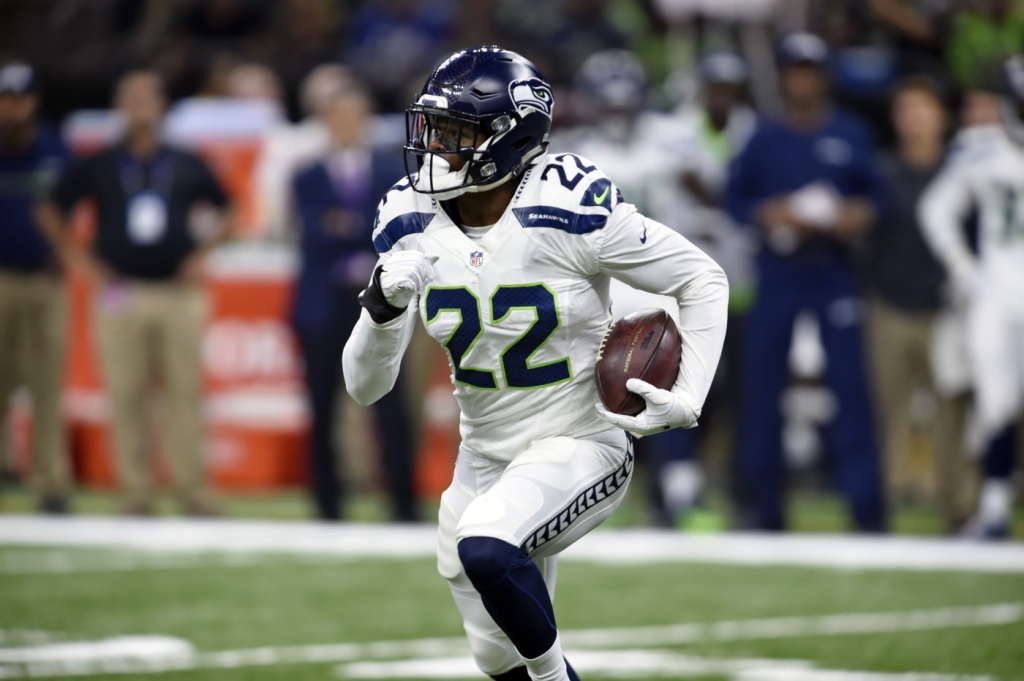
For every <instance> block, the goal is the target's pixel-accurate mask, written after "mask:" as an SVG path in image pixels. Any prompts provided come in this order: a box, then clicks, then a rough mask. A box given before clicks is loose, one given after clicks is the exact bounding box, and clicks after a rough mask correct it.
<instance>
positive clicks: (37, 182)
mask: <svg viewBox="0 0 1024 681" xmlns="http://www.w3.org/2000/svg"><path fill="white" fill-rule="evenodd" d="M70 159H71V154H69V153H68V150H67V149H66V148H65V147H64V144H63V142H61V140H60V137H58V136H57V133H56V132H55V131H54V130H53V129H52V128H50V127H49V126H45V125H41V126H40V128H39V134H38V135H37V136H36V140H35V142H34V143H33V144H32V146H31V147H29V148H28V149H27V150H25V151H24V152H22V153H18V154H10V153H7V152H4V151H2V150H0V269H15V270H20V271H33V270H41V269H43V268H45V267H47V266H48V265H49V264H50V260H51V252H50V246H49V244H48V243H47V241H46V239H45V238H43V235H42V233H40V231H39V229H38V228H37V227H36V224H35V220H34V219H33V218H32V206H33V204H34V203H35V201H36V200H37V199H39V198H41V197H42V196H45V195H46V194H48V193H49V192H50V190H51V189H52V188H53V185H54V184H56V182H57V178H58V177H60V174H61V172H62V171H63V170H64V167H65V166H66V165H67V164H68V161H70Z"/></svg>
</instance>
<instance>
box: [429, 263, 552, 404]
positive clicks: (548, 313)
mask: <svg viewBox="0 0 1024 681" xmlns="http://www.w3.org/2000/svg"><path fill="white" fill-rule="evenodd" d="M424 306H425V308H426V319H427V324H432V323H433V322H434V321H436V320H437V318H438V316H439V315H440V314H441V313H442V312H456V313H458V315H459V323H458V324H457V325H456V326H455V329H454V330H452V332H451V334H450V335H449V336H448V338H447V340H445V341H444V348H445V350H447V351H448V356H449V357H450V358H451V362H452V366H453V367H454V368H455V380H456V381H457V382H459V383H462V384H464V385H467V386H470V387H473V388H478V389H480V390H497V389H498V381H497V379H496V377H495V374H494V371H492V370H490V369H479V368H471V367H466V366H463V364H462V361H463V359H464V358H465V356H466V355H467V354H468V353H469V351H470V350H471V349H472V348H473V346H474V345H476V342H477V341H478V340H479V339H480V337H481V336H482V335H483V333H484V324H483V315H482V313H481V309H480V299H479V298H477V296H476V294H475V293H473V292H472V291H471V290H470V289H468V288H466V287H465V286H450V287H445V286H432V287H430V288H429V289H427V294H426V297H425V300H424ZM490 308H491V309H490V313H491V324H493V325H498V324H501V323H503V322H506V321H507V320H508V317H509V315H510V314H511V313H512V311H513V310H532V311H533V312H534V313H535V315H536V319H535V320H534V322H533V323H532V324H531V325H530V326H529V328H527V329H526V331H525V332H524V333H523V335H521V336H520V337H519V338H518V339H516V340H515V341H514V342H513V343H512V344H511V345H509V346H508V347H507V348H505V350H504V351H503V352H502V353H501V368H502V374H503V375H504V380H505V385H506V386H507V387H509V388H513V389H520V390H524V389H525V390H529V389H534V388H543V387H546V386H550V385H555V384H557V383H562V382H563V381H568V380H569V379H571V378H572V367H571V365H570V362H569V358H568V357H566V358H564V359H559V360H555V361H553V362H546V363H544V364H531V362H530V359H531V358H532V357H533V356H534V355H535V354H536V353H537V352H538V351H539V350H540V349H541V347H542V346H543V345H544V344H545V343H547V342H548V341H549V340H550V339H551V337H552V336H553V335H554V333H555V331H557V330H558V329H559V328H560V327H561V325H562V323H561V319H560V318H559V314H558V302H557V301H556V299H555V294H554V293H553V292H552V291H551V289H549V288H548V287H547V286H545V285H544V284H539V283H538V284H516V285H505V286H499V287H498V288H496V289H495V290H494V293H493V294H491V300H490Z"/></svg>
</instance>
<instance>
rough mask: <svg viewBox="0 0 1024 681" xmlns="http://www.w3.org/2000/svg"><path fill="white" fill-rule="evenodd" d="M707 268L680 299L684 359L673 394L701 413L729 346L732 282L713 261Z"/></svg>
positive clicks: (686, 283)
mask: <svg viewBox="0 0 1024 681" xmlns="http://www.w3.org/2000/svg"><path fill="white" fill-rule="evenodd" d="M707 260H708V266H707V267H706V269H704V270H702V271H700V272H697V273H695V274H693V275H692V276H691V277H690V278H689V280H688V281H686V282H685V284H684V285H683V287H682V288H681V290H680V293H679V294H678V295H677V296H676V299H677V300H678V301H679V335H680V336H681V337H682V340H683V343H682V345H683V349H682V353H683V359H682V363H681V364H680V366H679V377H678V378H677V379H676V384H675V386H674V387H673V389H672V391H673V392H674V393H676V394H677V395H680V396H682V397H684V399H687V400H688V401H689V402H690V406H691V407H692V408H693V409H694V411H696V412H697V413H698V414H699V413H700V408H701V406H702V405H703V404H704V400H705V399H706V398H707V395H708V391H709V390H710V389H711V382H712V380H713V379H714V377H715V369H716V368H717V367H718V360H719V358H720V357H721V355H722V345H723V344H724V343H725V329H726V324H727V318H728V310H729V282H728V280H727V279H726V276H725V272H723V271H722V268H721V267H719V266H718V265H717V264H716V263H715V262H714V261H713V260H711V258H707Z"/></svg>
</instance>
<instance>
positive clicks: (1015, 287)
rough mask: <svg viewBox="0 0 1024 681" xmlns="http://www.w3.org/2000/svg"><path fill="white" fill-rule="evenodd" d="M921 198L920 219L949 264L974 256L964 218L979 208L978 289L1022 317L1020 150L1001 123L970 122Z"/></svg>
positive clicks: (1023, 168) (1023, 165)
mask: <svg viewBox="0 0 1024 681" xmlns="http://www.w3.org/2000/svg"><path fill="white" fill-rule="evenodd" d="M957 142H958V144H957V147H958V148H957V149H956V150H955V151H954V153H953V154H952V155H951V157H950V159H949V161H948V162H947V163H946V166H945V167H944V168H943V169H942V171H941V172H940V173H939V175H938V176H937V177H936V178H935V180H934V181H933V182H932V184H931V185H930V186H929V187H928V190H927V191H926V192H925V194H924V196H923V197H922V199H921V203H920V208H919V211H920V218H921V225H922V227H923V229H924V232H925V236H926V237H927V238H928V241H929V243H930V244H931V246H932V248H933V249H934V250H935V252H936V255H938V257H939V258H940V259H941V260H942V261H943V262H944V263H945V265H946V266H947V267H949V268H955V267H957V266H958V265H961V264H962V263H964V262H970V261H973V260H975V256H974V255H972V254H971V252H970V249H969V248H968V245H967V240H966V238H965V236H964V230H963V222H964V220H965V219H966V218H967V216H968V214H969V213H970V211H971V209H972V208H977V209H978V212H979V228H980V230H979V235H978V236H979V238H978V255H977V264H978V270H979V271H978V278H979V279H978V281H977V286H978V287H979V288H978V290H979V294H980V295H983V296H995V297H998V299H999V300H1001V301H1002V303H1003V306H1004V309H1006V310H1008V311H1012V312H1014V313H1015V316H1017V317H1018V318H1024V150H1022V149H1021V148H1020V147H1019V146H1017V145H1016V144H1015V143H1014V142H1013V141H1012V140H1011V139H1010V138H1009V137H1008V136H1007V135H1006V133H1005V131H1004V130H1003V128H1002V127H1001V126H990V127H989V126H986V127H979V128H969V129H967V130H965V131H964V132H963V133H961V135H960V136H959V137H958V140H957Z"/></svg>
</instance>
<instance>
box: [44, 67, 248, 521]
mask: <svg viewBox="0 0 1024 681" xmlns="http://www.w3.org/2000/svg"><path fill="white" fill-rule="evenodd" d="M115 100H116V101H115V105H116V107H117V109H118V111H119V112H120V113H121V115H122V116H123V118H124V123H125V136H124V139H123V141H122V143H121V144H118V145H116V146H114V147H112V148H110V149H108V150H106V151H104V152H102V153H100V154H97V155H96V156H93V157H90V158H87V159H84V160H81V161H79V162H77V163H76V164H74V165H73V166H72V167H71V168H69V169H68V171H67V172H66V173H65V174H64V176H63V177H61V179H60V182H59V183H58V184H57V186H56V188H55V189H54V191H53V194H52V197H51V198H50V200H48V201H46V202H45V203H44V204H43V205H42V206H41V209H40V211H39V214H40V218H41V222H42V226H43V227H44V229H45V230H46V232H47V234H48V235H49V236H50V238H51V240H52V241H53V243H55V244H56V245H57V247H58V248H59V249H61V250H62V251H64V252H65V253H70V254H71V255H69V257H70V258H71V259H77V260H78V261H79V263H80V264H81V265H82V266H84V267H85V268H86V269H87V270H89V271H90V272H91V273H92V274H93V276H94V277H95V279H96V283H97V289H96V301H95V325H96V333H97V339H98V342H99V352H100V357H101V359H102V364H103V371H104V377H105V379H106V385H107V390H108V392H109V395H110V399H111V406H112V408H113V409H112V412H113V413H112V420H113V433H114V450H115V452H116V456H117V461H118V467H119V472H120V478H121V486H122V490H123V495H124V496H123V504H124V505H123V511H124V512H125V513H127V514H130V515H145V514H149V513H151V512H152V499H151V496H152V495H151V490H150V478H151V476H150V472H149V469H148V466H147V447H146V444H147V443H146V439H147V438H146V422H145V415H146V403H147V400H146V389H147V387H148V383H149V381H150V379H151V373H152V372H154V371H155V373H156V377H157V378H158V379H159V384H160V386H161V387H162V389H163V397H164V405H165V408H166V412H165V421H166V435H167V437H166V451H167V453H168V457H169V459H170V464H171V469H172V472H173V475H174V484H175V492H176V494H177V496H178V499H179V501H180V503H181V505H182V510H183V511H184V512H185V513H187V514H191V515H210V514H213V513H214V507H213V505H212V501H211V499H210V497H209V495H208V494H207V493H206V491H205V488H204V470H203V459H202V445H203V422H202V411H201V410H202V401H201V398H202V374H201V362H200V344H201V335H202V330H203V323H204V321H205V314H206V306H205V298H204V295H203V291H202V289H201V286H200V284H201V277H202V271H203V262H204V257H205V256H206V254H207V253H208V252H209V250H210V249H212V248H213V247H214V246H216V245H217V244H219V243H221V242H222V241H224V240H225V239H226V238H227V237H228V235H229V234H230V231H231V224H232V214H231V211H230V210H229V208H228V199H227V197H226V196H225V194H224V191H223V190H222V189H221V187H220V185H219V184H218V183H217V181H216V180H215V179H214V177H213V175H212V174H211V172H210V170H209V168H207V166H206V165H205V164H204V163H203V162H202V161H200V160H199V159H198V158H197V157H195V156H193V155H192V154H188V153H185V152H183V151H179V150H176V149H172V148H170V147H168V146H166V145H165V144H163V143H162V141H161V128H162V122H163V115H164V109H165V105H166V99H165V95H164V83H163V80H162V79H161V77H160V76H159V75H158V74H157V73H155V72H152V71H134V72H131V73H128V74H127V75H125V76H123V77H122V78H121V80H120V81H119V82H118V84H117V89H116V95H115ZM87 198H88V199H92V200H93V201H95V203H96V208H97V213H98V216H97V229H96V239H95V242H94V244H93V247H92V251H91V252H80V251H78V252H73V251H72V250H71V249H70V247H69V245H68V241H67V229H66V216H67V214H68V213H69V211H70V209H71V208H72V207H73V206H74V205H75V204H76V203H78V202H79V201H80V200H82V199H87ZM204 204H206V205H209V206H211V207H213V208H215V209H216V210H218V211H219V221H218V225H217V229H216V231H215V232H214V233H213V234H210V235H207V238H206V239H204V240H203V241H202V242H201V243H200V242H199V240H198V239H197V236H196V235H195V234H193V227H194V225H193V224H192V222H191V220H190V214H191V213H192V210H193V209H194V208H195V207H197V206H200V205H204Z"/></svg>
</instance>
